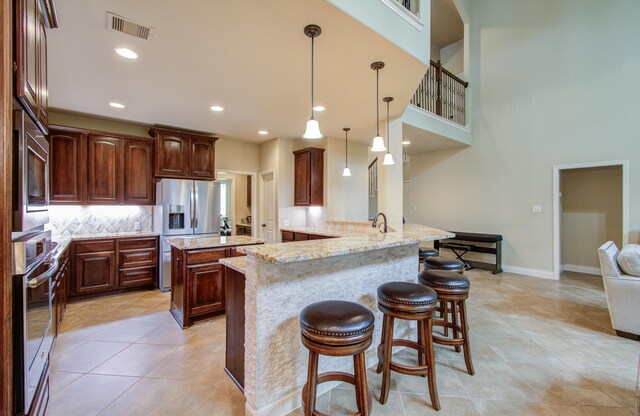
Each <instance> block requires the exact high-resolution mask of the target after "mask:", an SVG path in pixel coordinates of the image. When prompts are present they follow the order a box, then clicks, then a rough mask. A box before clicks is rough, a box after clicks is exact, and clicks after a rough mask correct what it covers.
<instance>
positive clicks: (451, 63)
mask: <svg viewBox="0 0 640 416" xmlns="http://www.w3.org/2000/svg"><path fill="white" fill-rule="evenodd" d="M440 61H441V62H442V66H444V67H445V69H447V70H449V71H450V72H452V73H454V74H456V75H457V76H459V77H461V76H463V75H464V39H460V40H459V41H457V42H453V43H452V44H450V45H447V46H445V47H443V48H442V49H440Z"/></svg>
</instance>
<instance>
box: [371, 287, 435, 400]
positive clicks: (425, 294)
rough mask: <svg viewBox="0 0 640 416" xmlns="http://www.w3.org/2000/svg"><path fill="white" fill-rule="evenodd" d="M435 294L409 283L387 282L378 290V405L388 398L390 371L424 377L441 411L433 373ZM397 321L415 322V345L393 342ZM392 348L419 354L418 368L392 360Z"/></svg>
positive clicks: (411, 342) (431, 290)
mask: <svg viewBox="0 0 640 416" xmlns="http://www.w3.org/2000/svg"><path fill="white" fill-rule="evenodd" d="M437 301H438V294H437V293H436V292H435V291H434V290H433V289H431V288H428V287H426V286H423V285H419V284H416V283H411V282H389V283H385V284H383V285H380V286H379V287H378V309H379V310H380V311H381V312H382V313H383V314H384V321H383V323H382V340H381V342H380V345H379V346H378V368H377V370H376V371H377V372H378V373H382V390H381V392H380V403H381V404H385V403H386V402H387V400H388V398H389V386H390V383H391V371H396V372H398V373H402V374H408V375H416V376H427V377H428V379H427V380H428V386H429V396H430V397H431V403H432V405H433V408H434V409H435V410H440V401H439V400H438V388H437V383H436V372H435V355H434V351H433V340H432V328H433V319H432V318H433V313H434V311H435V310H436V305H437ZM396 319H402V320H408V321H417V330H418V342H415V341H413V340H409V339H394V338H393V328H394V322H395V320H396ZM393 347H408V348H412V349H414V350H417V352H418V365H417V366H412V365H404V364H400V363H396V362H394V361H393V360H392V353H393Z"/></svg>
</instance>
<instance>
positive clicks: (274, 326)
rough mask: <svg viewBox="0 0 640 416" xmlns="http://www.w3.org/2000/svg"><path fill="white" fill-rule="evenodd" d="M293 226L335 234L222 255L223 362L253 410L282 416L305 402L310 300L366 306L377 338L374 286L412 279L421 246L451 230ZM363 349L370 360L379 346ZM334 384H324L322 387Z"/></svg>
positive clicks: (343, 361)
mask: <svg viewBox="0 0 640 416" xmlns="http://www.w3.org/2000/svg"><path fill="white" fill-rule="evenodd" d="M285 230H287V229H285ZM288 231H290V232H296V231H297V232H300V233H304V232H306V233H308V234H311V235H319V236H325V237H334V238H326V239H314V240H308V241H296V242H288V243H280V244H264V245H259V246H244V247H238V248H237V250H238V251H239V252H240V253H243V254H246V258H230V259H221V260H220V263H221V264H223V265H225V266H226V276H227V285H226V287H227V361H226V368H227V372H228V373H229V374H230V375H231V376H232V378H233V379H234V380H235V381H236V383H237V384H238V385H239V386H240V387H241V388H243V389H244V393H245V398H246V414H248V415H249V414H250V415H282V414H287V413H288V412H289V411H291V410H293V409H295V408H297V407H299V406H300V403H301V398H300V392H301V389H302V386H303V385H304V383H305V377H306V371H307V370H306V369H307V351H306V350H305V348H304V347H303V346H302V344H301V342H300V327H299V321H298V317H299V314H300V311H301V310H302V309H303V308H304V307H305V306H307V305H309V304H311V303H313V302H317V301H323V300H328V299H335V300H345V301H351V302H357V303H359V304H361V305H364V306H365V307H367V308H368V309H369V310H371V312H373V313H374V315H375V317H376V321H375V332H374V339H380V334H381V330H382V325H381V314H380V313H379V312H378V310H377V301H376V288H377V287H378V286H379V285H380V284H382V283H385V282H388V281H415V279H416V270H417V268H418V245H419V244H420V243H421V242H425V241H433V240H437V239H443V238H451V237H453V236H454V235H453V234H452V233H449V232H447V231H442V230H438V229H434V228H430V227H426V226H422V225H415V224H404V225H399V226H397V227H394V226H390V227H389V232H388V233H382V232H380V231H379V230H378V229H375V228H372V227H371V225H370V223H365V222H336V221H328V222H327V223H325V224H324V225H323V227H314V228H298V229H295V230H293V229H291V230H288ZM230 279H234V282H230ZM240 297H244V299H243V300H241V299H240ZM232 305H234V306H232ZM242 305H244V308H242ZM242 313H243V314H244V316H239V315H238V314H242ZM234 314H236V316H234ZM242 326H244V330H243V331H242V330H241V328H242ZM408 330H409V326H408V324H406V325H404V326H403V324H402V323H398V325H397V326H396V333H397V334H398V335H400V336H401V335H403V334H404V333H407V331H408ZM239 337H243V338H244V339H239ZM242 346H244V348H242ZM238 354H240V356H238ZM366 355H367V364H368V365H372V364H373V363H374V362H375V361H374V359H375V351H374V348H373V347H371V348H369V350H368V351H367V354H366ZM351 368H352V362H351V360H350V359H349V358H346V357H343V358H336V359H331V360H325V361H322V360H321V361H320V367H319V370H320V372H324V371H351ZM333 386H334V385H332V384H331V383H325V384H323V385H321V386H320V387H319V390H321V389H322V388H324V389H325V390H326V389H329V388H331V387H333ZM319 393H321V391H319Z"/></svg>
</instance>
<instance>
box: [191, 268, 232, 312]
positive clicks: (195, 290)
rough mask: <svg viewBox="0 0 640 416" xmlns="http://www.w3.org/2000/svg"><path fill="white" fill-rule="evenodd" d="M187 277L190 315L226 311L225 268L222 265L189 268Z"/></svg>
mask: <svg viewBox="0 0 640 416" xmlns="http://www.w3.org/2000/svg"><path fill="white" fill-rule="evenodd" d="M187 276H188V277H187V285H188V290H189V292H190V295H191V296H190V298H191V302H190V303H189V313H190V315H200V314H204V313H210V312H215V311H219V310H224V266H222V265H221V264H220V263H210V264H205V265H203V266H199V265H198V266H187Z"/></svg>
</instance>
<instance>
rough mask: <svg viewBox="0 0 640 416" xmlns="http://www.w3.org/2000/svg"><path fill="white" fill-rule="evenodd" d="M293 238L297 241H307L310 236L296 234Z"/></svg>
mask: <svg viewBox="0 0 640 416" xmlns="http://www.w3.org/2000/svg"><path fill="white" fill-rule="evenodd" d="M293 238H294V240H295V241H306V240H308V239H309V234H303V233H295V234H294V236H293Z"/></svg>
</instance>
